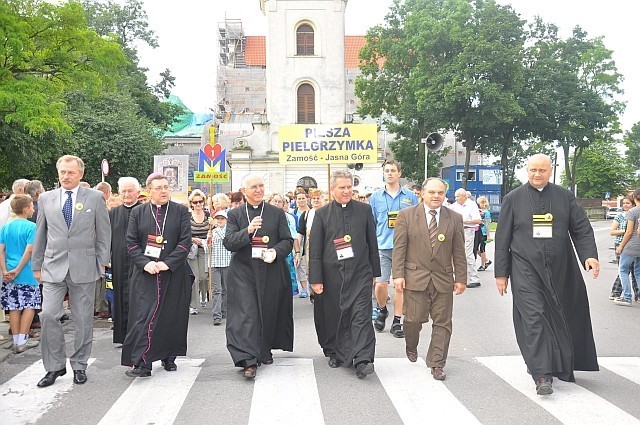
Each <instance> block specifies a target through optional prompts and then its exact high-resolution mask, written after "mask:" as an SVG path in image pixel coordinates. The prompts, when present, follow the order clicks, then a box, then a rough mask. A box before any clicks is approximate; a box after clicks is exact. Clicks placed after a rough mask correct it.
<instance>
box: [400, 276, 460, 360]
mask: <svg viewBox="0 0 640 425" xmlns="http://www.w3.org/2000/svg"><path fill="white" fill-rule="evenodd" d="M452 290H453V288H452ZM403 309H404V315H405V316H404V324H403V327H404V335H405V336H404V339H405V343H406V344H407V347H408V348H411V349H417V348H418V342H419V341H420V331H421V330H422V324H423V323H427V322H428V321H429V316H431V320H432V321H433V324H432V325H431V343H430V344H429V351H428V352H427V366H429V367H444V366H445V364H446V363H447V354H448V352H449V341H450V340H451V330H452V320H451V316H452V314H453V292H452V291H451V292H446V293H444V292H438V291H437V290H436V288H435V287H434V285H433V282H429V285H428V286H427V289H426V290H424V291H412V290H410V289H405V290H404V304H403Z"/></svg>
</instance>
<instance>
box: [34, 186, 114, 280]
mask: <svg viewBox="0 0 640 425" xmlns="http://www.w3.org/2000/svg"><path fill="white" fill-rule="evenodd" d="M60 197H61V192H60V189H56V190H52V191H49V192H46V193H43V194H42V195H40V198H39V199H38V207H39V208H38V220H37V223H36V225H37V227H36V237H35V241H34V243H33V254H32V256H31V268H32V269H33V270H41V272H42V281H43V282H62V281H63V280H64V278H65V277H66V275H67V272H68V273H69V274H70V276H71V280H72V281H73V282H76V283H85V282H95V281H96V280H98V278H100V275H101V274H102V272H103V267H104V266H105V265H107V264H109V251H110V247H111V225H110V224H109V214H108V212H107V205H106V203H105V200H104V197H103V196H102V192H99V191H97V190H94V189H86V188H84V187H80V188H78V194H77V196H76V201H75V205H74V211H73V220H72V222H71V227H70V228H68V229H67V224H66V222H65V221H64V216H63V215H62V202H61V200H60ZM80 205H81V207H80Z"/></svg>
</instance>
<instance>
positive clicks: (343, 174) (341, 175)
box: [329, 170, 353, 190]
mask: <svg viewBox="0 0 640 425" xmlns="http://www.w3.org/2000/svg"><path fill="white" fill-rule="evenodd" d="M338 179H349V180H351V184H353V174H351V172H350V171H349V170H338V171H334V172H333V173H331V180H329V187H330V188H331V189H332V190H333V188H334V187H336V180H338Z"/></svg>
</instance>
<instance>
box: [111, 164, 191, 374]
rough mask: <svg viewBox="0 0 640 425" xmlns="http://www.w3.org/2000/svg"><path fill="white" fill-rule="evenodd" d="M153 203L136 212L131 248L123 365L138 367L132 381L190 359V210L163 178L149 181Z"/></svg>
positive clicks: (129, 229)
mask: <svg viewBox="0 0 640 425" xmlns="http://www.w3.org/2000/svg"><path fill="white" fill-rule="evenodd" d="M147 189H148V190H149V192H150V194H151V201H150V202H149V203H147V204H141V205H138V206H137V207H136V208H134V209H133V211H131V216H130V218H129V225H128V227H127V247H128V252H129V256H130V257H131V258H130V260H131V263H132V266H133V270H132V272H131V279H130V288H129V290H130V297H129V323H128V330H127V335H126V337H125V340H124V344H123V345H122V360H121V363H122V364H123V365H125V366H133V367H132V368H131V369H130V370H127V372H126V374H127V376H130V377H147V376H151V364H152V363H153V362H154V361H156V360H162V366H163V367H164V369H165V370H167V371H175V370H176V369H177V366H176V363H175V359H176V356H184V355H186V354H187V326H188V324H189V301H190V299H191V278H190V274H189V267H188V265H187V254H188V253H189V248H190V247H191V225H190V222H189V217H190V215H189V210H188V209H187V207H185V206H184V205H182V204H179V203H177V202H172V201H171V200H170V195H171V192H170V186H169V182H168V181H167V179H166V178H165V177H164V176H163V175H162V174H160V173H153V174H151V175H150V176H149V177H148V178H147Z"/></svg>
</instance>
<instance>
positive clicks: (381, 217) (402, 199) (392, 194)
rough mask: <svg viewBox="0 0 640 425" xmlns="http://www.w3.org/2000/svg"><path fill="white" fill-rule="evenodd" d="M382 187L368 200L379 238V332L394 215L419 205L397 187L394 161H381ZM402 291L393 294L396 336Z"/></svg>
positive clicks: (386, 291) (382, 323)
mask: <svg viewBox="0 0 640 425" xmlns="http://www.w3.org/2000/svg"><path fill="white" fill-rule="evenodd" d="M383 173H384V180H385V185H384V188H382V189H380V190H378V191H376V192H375V193H374V194H373V195H372V196H371V198H370V199H369V205H370V206H371V211H372V212H373V219H374V221H375V222H376V237H377V239H378V253H379V255H380V268H381V272H382V276H380V277H377V278H376V284H375V295H376V301H377V302H378V308H379V312H378V315H377V317H376V319H375V322H374V323H373V326H374V328H375V329H376V331H378V332H382V331H383V330H384V327H385V322H386V320H387V317H388V316H389V312H388V311H387V297H388V296H389V281H390V278H391V256H392V250H393V233H394V228H395V222H396V217H397V216H398V213H399V212H400V210H402V209H404V208H408V207H411V206H413V205H417V204H418V198H417V196H416V195H415V193H413V191H412V190H409V189H405V188H403V187H401V186H400V182H399V181H400V177H401V176H402V169H401V168H400V164H399V163H398V162H396V161H393V160H391V161H387V162H386V163H385V164H384V169H383ZM402 301H403V296H402V292H396V293H395V295H394V297H393V324H392V325H391V334H392V335H393V336H395V337H396V338H404V332H403V331H402V325H401V324H400V319H401V318H402Z"/></svg>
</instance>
